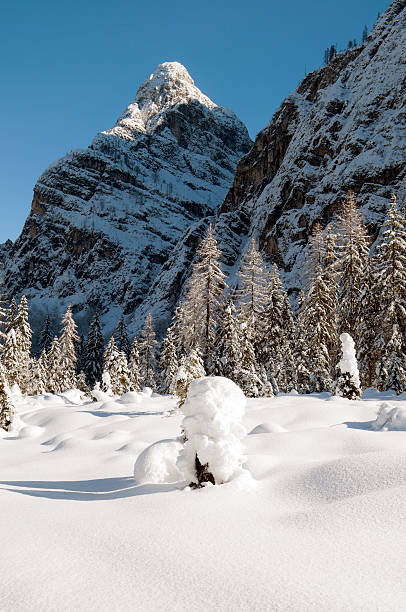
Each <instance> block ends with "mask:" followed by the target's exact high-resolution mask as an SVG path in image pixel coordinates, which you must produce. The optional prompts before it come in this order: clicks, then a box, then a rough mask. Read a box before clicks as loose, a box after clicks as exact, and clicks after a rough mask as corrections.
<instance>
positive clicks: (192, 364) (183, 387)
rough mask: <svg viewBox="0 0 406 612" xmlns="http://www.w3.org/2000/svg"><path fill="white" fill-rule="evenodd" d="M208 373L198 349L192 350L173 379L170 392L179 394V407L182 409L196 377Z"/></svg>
mask: <svg viewBox="0 0 406 612" xmlns="http://www.w3.org/2000/svg"><path fill="white" fill-rule="evenodd" d="M205 375H206V372H205V369H204V364H203V360H202V358H201V357H200V355H199V353H198V351H196V350H194V349H193V350H192V351H191V352H190V353H189V355H188V356H187V357H186V358H185V359H183V361H182V363H181V365H180V367H179V368H178V371H177V373H176V375H175V377H174V379H173V381H172V386H171V388H170V393H171V394H172V395H177V397H178V398H179V399H178V409H181V408H182V406H183V404H184V403H185V400H186V396H187V392H188V390H189V385H190V383H191V382H192V380H194V379H195V378H202V377H203V376H205Z"/></svg>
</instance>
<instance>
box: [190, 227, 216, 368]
mask: <svg viewBox="0 0 406 612" xmlns="http://www.w3.org/2000/svg"><path fill="white" fill-rule="evenodd" d="M220 257H221V252H220V250H219V248H218V247H217V241H216V239H215V237H214V234H213V228H212V226H211V225H210V226H209V229H208V231H207V235H206V237H205V238H204V239H203V240H202V242H201V243H200V246H199V248H198V249H197V258H198V261H197V263H195V264H194V265H193V273H192V277H191V279H190V280H189V283H188V286H187V291H186V296H185V302H184V321H183V325H184V332H183V337H184V338H185V337H189V348H195V349H200V350H201V353H202V357H203V363H204V364H205V369H206V371H207V372H208V373H209V374H210V373H211V372H212V371H213V359H212V354H213V349H214V336H215V330H216V326H217V323H218V319H219V313H220V310H221V303H222V299H223V296H224V290H225V288H226V283H225V280H224V279H225V275H224V273H223V272H222V271H221V268H220V261H219V260H220Z"/></svg>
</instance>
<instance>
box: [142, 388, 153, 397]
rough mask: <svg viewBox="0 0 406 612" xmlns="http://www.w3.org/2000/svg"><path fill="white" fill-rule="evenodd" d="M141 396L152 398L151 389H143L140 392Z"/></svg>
mask: <svg viewBox="0 0 406 612" xmlns="http://www.w3.org/2000/svg"><path fill="white" fill-rule="evenodd" d="M141 395H143V396H144V397H152V389H151V387H144V388H143V390H142V391H141Z"/></svg>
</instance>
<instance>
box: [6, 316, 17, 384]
mask: <svg viewBox="0 0 406 612" xmlns="http://www.w3.org/2000/svg"><path fill="white" fill-rule="evenodd" d="M2 360H3V365H4V368H5V371H6V376H7V380H8V383H9V385H10V386H13V385H16V384H18V381H19V364H20V351H19V348H18V345H17V336H16V331H15V329H13V328H11V329H10V331H9V332H8V334H7V336H6V341H5V343H4V350H3V355H2Z"/></svg>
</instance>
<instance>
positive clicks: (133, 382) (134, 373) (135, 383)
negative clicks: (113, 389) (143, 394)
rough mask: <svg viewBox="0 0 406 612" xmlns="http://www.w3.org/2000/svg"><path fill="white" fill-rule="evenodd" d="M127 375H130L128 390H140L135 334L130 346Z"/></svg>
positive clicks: (138, 358) (138, 360)
mask: <svg viewBox="0 0 406 612" xmlns="http://www.w3.org/2000/svg"><path fill="white" fill-rule="evenodd" d="M128 375H129V377H130V391H139V390H140V356H139V353H138V342H137V336H134V340H133V343H132V347H131V353H130V361H129V364H128Z"/></svg>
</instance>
